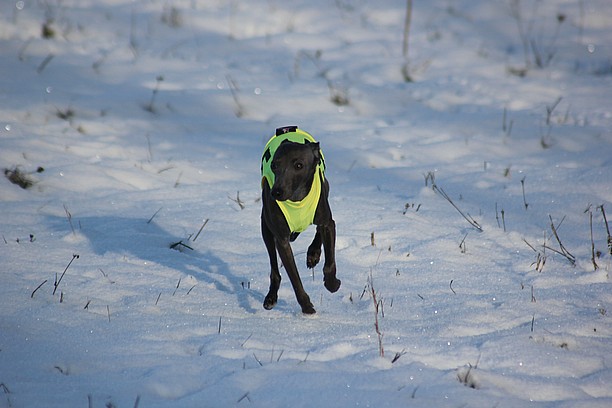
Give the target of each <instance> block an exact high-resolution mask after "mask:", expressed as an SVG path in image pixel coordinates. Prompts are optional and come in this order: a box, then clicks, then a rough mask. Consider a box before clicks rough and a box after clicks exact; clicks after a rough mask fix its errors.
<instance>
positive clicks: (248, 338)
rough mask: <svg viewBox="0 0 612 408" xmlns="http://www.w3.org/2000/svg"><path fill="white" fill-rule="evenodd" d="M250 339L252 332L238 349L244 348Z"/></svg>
mask: <svg viewBox="0 0 612 408" xmlns="http://www.w3.org/2000/svg"><path fill="white" fill-rule="evenodd" d="M251 337H253V332H251V334H249V337H247V338H246V340H244V341H243V342H242V344H241V345H240V347H244V345H245V344H246V343H247V341H249V340H250V339H251Z"/></svg>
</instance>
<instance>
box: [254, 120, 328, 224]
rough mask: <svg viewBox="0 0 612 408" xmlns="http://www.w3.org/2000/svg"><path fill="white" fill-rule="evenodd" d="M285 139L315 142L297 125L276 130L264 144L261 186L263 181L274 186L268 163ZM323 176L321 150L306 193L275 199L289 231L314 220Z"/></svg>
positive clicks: (296, 141)
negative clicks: (292, 197) (292, 198)
mask: <svg viewBox="0 0 612 408" xmlns="http://www.w3.org/2000/svg"><path fill="white" fill-rule="evenodd" d="M283 131H284V132H283ZM285 140H288V141H290V142H294V143H301V144H306V143H316V140H315V139H314V138H313V137H312V136H311V135H310V134H309V133H307V132H304V131H303V130H301V129H298V128H297V127H293V126H291V127H287V128H282V131H280V132H279V131H278V130H277V132H276V135H275V136H272V138H270V140H269V141H268V143H267V144H266V147H265V148H264V154H263V156H262V158H261V175H262V179H261V183H262V184H261V185H262V188H263V183H265V182H267V183H268V186H269V187H270V188H272V187H273V186H274V172H273V171H272V169H271V167H270V165H271V164H272V159H273V158H274V154H275V153H276V149H278V146H280V144H281V143H282V142H284V141H285ZM324 178H325V160H324V159H323V153H322V152H321V162H320V163H319V165H318V166H317V171H315V174H314V178H313V180H312V187H311V189H310V192H309V193H308V195H307V196H306V197H305V198H304V199H303V200H301V201H290V200H286V201H278V200H277V201H276V203H277V204H278V206H279V207H280V209H281V211H282V212H283V215H284V216H285V220H287V224H288V225H289V229H290V230H291V232H303V231H305V230H306V229H307V228H308V227H309V226H310V225H311V224H312V223H313V222H314V215H315V212H316V210H317V205H318V204H319V197H320V196H321V183H322V181H323V180H324Z"/></svg>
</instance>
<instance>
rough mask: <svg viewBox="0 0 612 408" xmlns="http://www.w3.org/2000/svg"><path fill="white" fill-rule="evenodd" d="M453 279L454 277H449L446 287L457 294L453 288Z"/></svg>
mask: <svg viewBox="0 0 612 408" xmlns="http://www.w3.org/2000/svg"><path fill="white" fill-rule="evenodd" d="M453 281H454V279H451V281H450V284H449V285H448V287H449V288H450V290H451V292H453V294H455V295H456V294H457V292H455V289H453Z"/></svg>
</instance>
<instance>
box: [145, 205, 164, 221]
mask: <svg viewBox="0 0 612 408" xmlns="http://www.w3.org/2000/svg"><path fill="white" fill-rule="evenodd" d="M162 208H164V207H159V210H157V211H155V213H154V214H153V215H152V216H151V218H149V220H148V221H147V224H150V223H151V221H153V218H155V216H156V215H157V213H159V212H160V211H161V210H162Z"/></svg>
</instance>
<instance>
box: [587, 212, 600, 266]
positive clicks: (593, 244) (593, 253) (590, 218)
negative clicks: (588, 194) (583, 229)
mask: <svg viewBox="0 0 612 408" xmlns="http://www.w3.org/2000/svg"><path fill="white" fill-rule="evenodd" d="M588 211H589V226H590V227H591V262H592V263H593V269H594V270H597V269H599V265H597V262H596V261H595V241H594V240H593V212H592V211H591V210H590V208H589V210H588Z"/></svg>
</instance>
